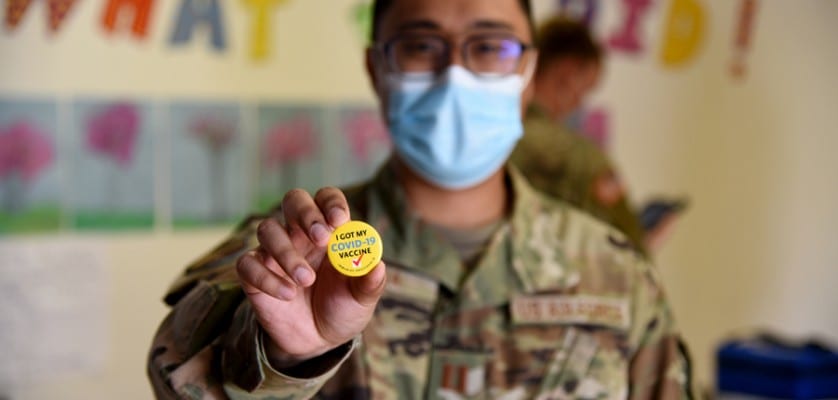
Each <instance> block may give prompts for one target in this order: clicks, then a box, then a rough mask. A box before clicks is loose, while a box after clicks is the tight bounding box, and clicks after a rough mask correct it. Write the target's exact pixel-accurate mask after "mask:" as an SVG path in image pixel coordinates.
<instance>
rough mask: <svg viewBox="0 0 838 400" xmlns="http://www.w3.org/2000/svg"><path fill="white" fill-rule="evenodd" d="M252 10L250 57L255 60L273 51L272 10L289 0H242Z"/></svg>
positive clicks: (266, 56) (261, 58)
mask: <svg viewBox="0 0 838 400" xmlns="http://www.w3.org/2000/svg"><path fill="white" fill-rule="evenodd" d="M242 1H243V2H244V4H245V6H246V7H247V8H248V10H249V11H250V15H251V23H250V57H251V58H252V59H253V60H254V61H260V60H264V59H266V58H268V56H269V55H270V53H271V27H272V26H273V24H272V23H271V22H272V18H271V11H272V10H273V9H275V8H277V7H278V6H280V5H281V4H282V3H284V2H286V1H287V0H242Z"/></svg>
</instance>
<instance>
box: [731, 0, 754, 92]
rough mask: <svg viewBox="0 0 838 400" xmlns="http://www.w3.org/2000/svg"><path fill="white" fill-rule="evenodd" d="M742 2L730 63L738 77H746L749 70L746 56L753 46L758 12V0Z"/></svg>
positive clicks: (734, 75) (735, 76)
mask: <svg viewBox="0 0 838 400" xmlns="http://www.w3.org/2000/svg"><path fill="white" fill-rule="evenodd" d="M741 4H742V6H741V8H740V9H739V20H738V21H737V26H736V36H735V37H734V41H733V61H732V62H731V64H730V74H731V75H733V77H734V78H736V79H743V78H745V75H746V73H747V70H748V68H747V65H746V62H745V57H746V55H747V53H748V51H749V50H750V48H751V41H752V40H751V37H752V35H753V31H754V23H755V21H754V19H755V18H756V12H757V0H742V3H741Z"/></svg>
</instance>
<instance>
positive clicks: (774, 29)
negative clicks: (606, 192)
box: [593, 0, 838, 382]
mask: <svg viewBox="0 0 838 400" xmlns="http://www.w3.org/2000/svg"><path fill="white" fill-rule="evenodd" d="M701 3H703V4H704V5H705V8H706V11H707V12H708V24H709V25H708V26H709V29H708V32H707V37H706V41H705V42H704V45H703V46H702V49H701V53H700V54H699V55H698V56H697V58H696V59H695V60H694V63H693V64H691V65H688V66H686V67H683V68H679V69H677V70H671V71H664V70H662V67H661V65H660V62H659V61H658V60H657V57H656V54H655V57H653V56H651V55H646V56H644V57H642V58H640V59H629V58H626V57H620V56H614V57H612V58H611V62H610V67H609V73H608V76H607V81H606V82H605V85H604V87H603V88H602V90H601V91H600V92H599V93H598V94H597V95H596V98H595V99H594V101H593V103H595V104H597V103H599V104H605V105H607V106H608V107H609V108H610V109H611V110H612V113H613V118H614V119H615V121H614V130H615V134H616V142H615V146H614V147H615V148H614V150H615V153H616V154H615V156H616V159H617V161H618V163H619V165H620V166H622V167H623V173H624V175H625V177H626V180H627V181H628V184H629V186H631V187H632V188H633V189H634V197H635V198H636V199H639V200H642V199H644V198H647V197H648V196H650V195H652V194H661V193H662V194H685V195H687V196H689V198H690V201H691V206H690V209H689V210H688V212H687V213H686V215H685V216H684V218H683V220H682V221H681V222H680V224H679V226H678V227H677V230H676V233H675V235H674V236H673V237H672V239H671V240H670V242H669V243H668V244H667V246H666V247H665V248H664V250H663V251H662V253H661V254H660V255H659V257H658V261H659V262H658V264H659V265H660V266H661V268H662V272H663V276H664V279H665V283H666V286H667V289H668V292H669V295H670V298H671V299H672V303H673V306H674V309H675V312H676V316H677V318H678V320H679V322H680V325H681V327H682V328H683V331H684V333H685V335H686V338H687V340H688V341H689V344H690V345H691V347H692V352H693V353H694V354H693V355H694V359H695V364H696V370H697V373H698V375H699V377H701V379H702V380H703V381H705V382H708V381H710V379H711V377H712V371H713V364H712V363H713V350H714V348H715V346H716V345H717V344H718V342H719V341H720V340H722V339H723V338H725V337H727V336H728V335H730V334H732V333H735V332H742V331H743V330H747V329H749V328H755V327H756V328H763V327H764V328H769V329H771V330H774V331H776V332H778V333H782V334H787V335H789V336H791V337H792V338H795V339H801V338H804V337H807V336H818V337H823V338H826V339H828V340H831V341H832V342H833V343H838V313H836V312H835V310H836V309H838V295H836V293H835V289H834V288H835V286H836V285H838V269H836V268H835V266H836V262H837V261H838V247H836V243H838V230H836V226H838V209H836V207H835V206H834V205H835V204H838V202H836V201H838V175H836V172H838V159H836V157H835V156H834V153H835V149H836V148H837V147H838V135H835V129H836V126H838V79H835V73H836V71H838V44H836V42H835V38H836V37H838V25H835V23H834V16H836V15H838V2H826V1H795V2H784V1H771V0H767V1H760V2H759V9H758V13H757V19H756V26H755V28H756V29H755V31H754V36H753V45H752V51H751V53H750V54H749V56H748V65H749V70H750V71H749V73H748V76H747V78H746V79H745V80H744V81H742V82H736V81H734V80H732V79H731V78H730V76H729V74H728V65H729V63H730V61H731V58H732V55H733V52H732V43H733V37H734V27H735V21H736V18H737V16H736V13H737V12H738V6H737V5H736V3H738V2H730V1H721V0H720V1H702V2H701ZM664 10H665V7H661V9H659V10H658V11H656V12H655V13H653V14H652V15H650V20H649V21H647V23H648V25H651V26H649V27H648V29H649V35H650V36H649V37H660V35H659V33H660V29H659V28H660V26H661V25H662V18H663V15H662V14H663V11H664ZM609 11H614V10H613V9H612V10H609ZM607 17H608V15H606V20H607V19H608V18H607ZM604 25H605V31H607V30H608V28H607V26H608V25H609V24H608V23H607V22H606V23H605V24H604ZM599 27H600V28H603V26H602V25H600V26H599ZM656 30H657V31H656ZM650 44H651V46H650V51H653V52H655V53H657V51H658V50H659V48H660V44H659V43H655V42H652V43H650Z"/></svg>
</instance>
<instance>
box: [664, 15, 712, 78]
mask: <svg viewBox="0 0 838 400" xmlns="http://www.w3.org/2000/svg"><path fill="white" fill-rule="evenodd" d="M703 37H704V8H703V7H702V6H701V4H699V3H698V2H697V0H673V1H672V6H671V7H670V8H669V15H668V16H667V18H666V25H665V26H664V38H663V50H662V51H661V61H662V62H663V65H665V66H668V67H677V66H679V65H683V64H685V63H686V62H687V61H689V60H691V59H692V58H693V56H694V55H695V53H696V50H697V49H698V45H699V44H700V43H701V39H702V38H703Z"/></svg>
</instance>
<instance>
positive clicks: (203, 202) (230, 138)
mask: <svg viewBox="0 0 838 400" xmlns="http://www.w3.org/2000/svg"><path fill="white" fill-rule="evenodd" d="M168 118H169V122H170V124H169V129H167V130H166V133H167V136H168V139H169V141H170V149H171V158H170V164H171V206H172V220H173V221H172V222H173V224H174V226H175V227H176V228H189V227H199V226H206V225H215V224H229V223H231V222H234V221H235V220H237V219H239V218H241V217H242V216H243V215H244V214H245V213H246V212H247V211H248V205H249V198H250V196H249V195H248V193H249V184H248V182H249V181H248V179H249V177H248V174H247V170H248V169H247V160H246V159H245V150H246V146H245V135H244V134H243V132H242V129H241V125H242V124H241V122H242V117H241V113H240V107H239V105H238V104H236V103H210V102H175V103H172V104H171V105H170V107H169V108H168Z"/></svg>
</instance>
